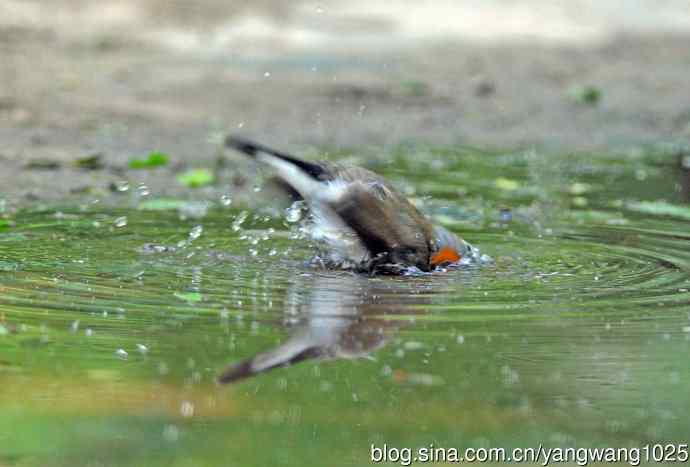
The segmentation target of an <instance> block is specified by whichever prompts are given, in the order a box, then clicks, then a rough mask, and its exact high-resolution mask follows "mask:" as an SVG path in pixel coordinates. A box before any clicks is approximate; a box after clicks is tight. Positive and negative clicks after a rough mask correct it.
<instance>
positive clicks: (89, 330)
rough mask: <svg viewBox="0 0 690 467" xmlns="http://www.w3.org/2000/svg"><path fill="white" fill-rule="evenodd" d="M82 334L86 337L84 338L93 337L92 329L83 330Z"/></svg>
mask: <svg viewBox="0 0 690 467" xmlns="http://www.w3.org/2000/svg"><path fill="white" fill-rule="evenodd" d="M84 334H85V335H86V337H91V336H93V329H91V328H86V329H85V330H84Z"/></svg>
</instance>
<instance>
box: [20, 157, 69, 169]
mask: <svg viewBox="0 0 690 467" xmlns="http://www.w3.org/2000/svg"><path fill="white" fill-rule="evenodd" d="M24 167H26V168H27V169H31V170H57V169H59V168H60V161H57V160H53V159H31V160H30V161H29V162H27V163H26V165H25V166H24Z"/></svg>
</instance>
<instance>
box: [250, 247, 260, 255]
mask: <svg viewBox="0 0 690 467" xmlns="http://www.w3.org/2000/svg"><path fill="white" fill-rule="evenodd" d="M249 254H250V255H252V256H257V255H258V254H259V252H258V251H257V250H255V249H254V248H250V249H249Z"/></svg>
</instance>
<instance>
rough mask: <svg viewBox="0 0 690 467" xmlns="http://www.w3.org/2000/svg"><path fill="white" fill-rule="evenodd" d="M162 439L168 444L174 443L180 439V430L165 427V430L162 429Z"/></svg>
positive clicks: (174, 427) (173, 427)
mask: <svg viewBox="0 0 690 467" xmlns="http://www.w3.org/2000/svg"><path fill="white" fill-rule="evenodd" d="M163 439H165V440H166V441H168V442H170V443H174V442H176V441H177V440H178V439H180V429H179V428H177V427H176V426H175V425H165V428H163Z"/></svg>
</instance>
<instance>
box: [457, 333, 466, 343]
mask: <svg viewBox="0 0 690 467" xmlns="http://www.w3.org/2000/svg"><path fill="white" fill-rule="evenodd" d="M455 341H456V342H457V343H458V344H461V345H462V344H464V343H465V336H463V335H462V334H460V335H459V336H458V337H457V338H456V339H455Z"/></svg>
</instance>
